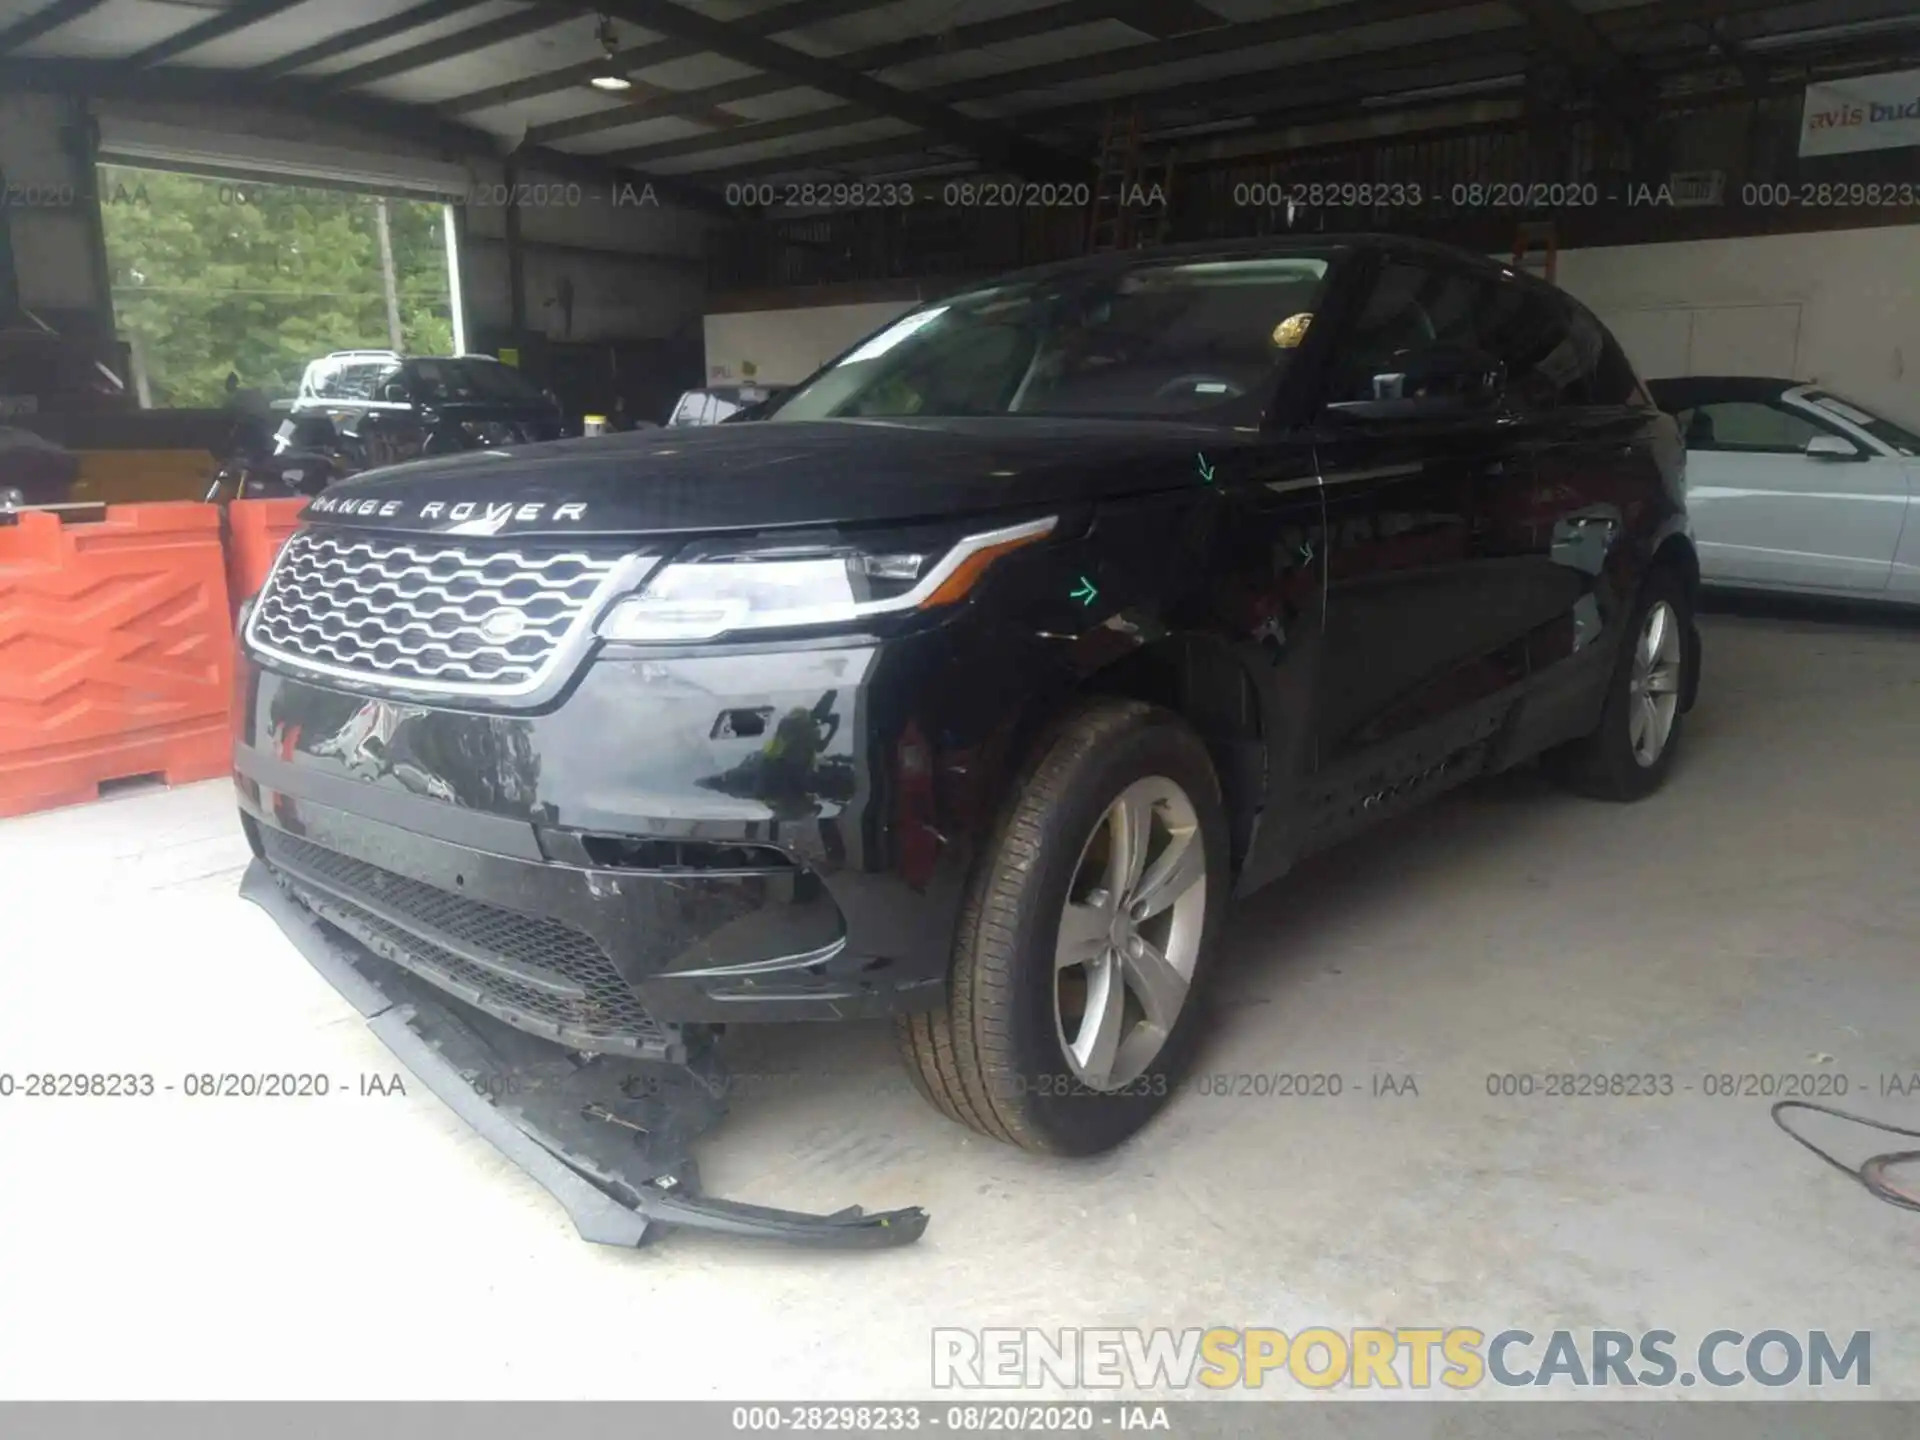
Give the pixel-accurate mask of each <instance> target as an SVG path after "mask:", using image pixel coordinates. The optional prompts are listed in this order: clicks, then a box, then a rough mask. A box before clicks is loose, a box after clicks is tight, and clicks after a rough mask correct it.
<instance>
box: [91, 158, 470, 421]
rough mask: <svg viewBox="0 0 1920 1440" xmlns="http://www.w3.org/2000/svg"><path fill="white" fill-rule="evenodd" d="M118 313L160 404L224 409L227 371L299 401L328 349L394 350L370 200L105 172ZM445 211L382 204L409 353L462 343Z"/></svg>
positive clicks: (103, 202) (110, 168)
mask: <svg viewBox="0 0 1920 1440" xmlns="http://www.w3.org/2000/svg"><path fill="white" fill-rule="evenodd" d="M99 181H100V213H101V216H102V219H103V221H104V227H105V231H106V241H107V261H108V264H109V266H110V267H111V269H112V272H113V307H114V317H115V320H116V323H117V324H118V326H119V329H120V334H121V337H122V338H123V339H126V340H128V341H130V342H132V343H134V344H136V345H137V346H138V347H139V349H140V354H141V358H142V360H143V362H144V364H145V367H146V374H147V384H148V390H149V392H150V394H151V395H152V399H153V403H154V404H155V405H156V406H217V405H220V404H221V403H222V402H223V401H224V400H225V398H226V389H225V387H226V379H227V374H228V372H229V371H231V372H234V373H236V374H238V375H239V377H240V383H241V384H242V385H246V386H250V387H253V388H255V389H258V390H261V391H263V392H265V393H266V395H268V396H269V397H270V398H279V397H284V396H290V395H292V394H293V392H294V390H295V388H296V387H297V386H298V385H299V383H300V375H301V372H302V371H303V370H305V368H306V366H307V362H308V361H310V360H313V359H316V358H318V357H319V356H321V355H324V354H326V353H327V352H328V351H329V350H346V349H355V348H372V349H381V348H385V347H386V346H387V344H388V336H387V318H386V301H385V298H384V295H383V292H382V289H381V279H380V244H379V236H378V231H377V229H376V222H375V218H374V208H375V201H374V198H373V197H372V196H369V195H359V194H354V193H351V192H348V191H329V190H320V189H314V188H312V187H308V186H296V185H256V184H252V183H243V182H238V181H230V180H212V179H205V178H202V177H200V176H195V175H178V174H174V173H172V172H169V171H163V170H139V169H133V168H130V167H126V166H119V165H102V166H101V167H100V170H99ZM444 213H445V212H444V211H443V210H442V209H441V207H440V206H439V205H438V204H436V203H433V202H430V201H420V200H389V201H387V221H388V229H389V231H390V233H391V235H392V240H393V260H394V272H395V275H396V277H397V284H398V290H399V299H400V328H401V333H402V336H403V338H404V341H405V345H404V348H405V349H406V350H407V351H408V352H409V353H412V354H421V355H445V354H448V353H449V352H451V350H452V348H453V321H452V311H451V304H450V300H449V289H448V285H447V261H446V238H445V235H444V233H443V231H442V228H441V227H442V225H443V223H444Z"/></svg>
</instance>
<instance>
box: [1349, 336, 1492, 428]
mask: <svg viewBox="0 0 1920 1440" xmlns="http://www.w3.org/2000/svg"><path fill="white" fill-rule="evenodd" d="M1506 389H1507V367H1506V366H1505V365H1504V364H1502V363H1501V362H1500V361H1499V360H1497V359H1495V358H1494V357H1493V356H1491V355H1489V354H1487V353H1486V352H1485V351H1482V350H1476V349H1474V348H1473V347H1471V346H1468V345H1430V346H1426V347H1424V348H1422V349H1418V350H1402V351H1399V352H1398V353H1397V354H1395V355H1394V356H1393V357H1392V358H1391V359H1390V360H1389V361H1388V362H1387V364H1385V365H1383V366H1381V367H1380V368H1378V369H1377V370H1376V371H1375V373H1374V374H1373V375H1372V376H1371V377H1370V378H1369V379H1368V380H1367V381H1366V382H1365V384H1364V386H1363V390H1364V392H1365V393H1363V394H1362V395H1360V396H1359V397H1357V398H1355V399H1351V400H1336V401H1334V402H1333V403H1332V404H1330V405H1328V406H1327V410H1328V412H1329V413H1330V414H1333V415H1336V416H1341V417H1344V418H1347V419H1352V420H1439V419H1447V418H1451V417H1454V416H1465V415H1473V414H1478V413H1484V412H1487V411H1490V410H1492V409H1494V408H1495V407H1496V406H1497V405H1498V404H1499V403H1500V398H1501V396H1503V395H1504V394H1505V393H1506Z"/></svg>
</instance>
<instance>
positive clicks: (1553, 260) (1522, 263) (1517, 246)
mask: <svg viewBox="0 0 1920 1440" xmlns="http://www.w3.org/2000/svg"><path fill="white" fill-rule="evenodd" d="M1559 259H1560V238H1559V234H1558V232H1557V231H1555V229H1554V228H1553V222H1552V221H1551V220H1523V221H1521V222H1520V228H1519V231H1518V232H1517V233H1516V234H1515V235H1514V237H1513V268H1514V269H1516V270H1529V271H1531V272H1533V273H1534V274H1535V275H1538V276H1539V277H1540V278H1541V279H1542V280H1545V281H1546V282H1547V283H1548V284H1549V285H1551V284H1553V283H1554V278H1553V277H1554V272H1555V271H1556V270H1557V269H1558V261H1559Z"/></svg>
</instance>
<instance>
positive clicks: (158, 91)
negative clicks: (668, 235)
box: [0, 60, 734, 215]
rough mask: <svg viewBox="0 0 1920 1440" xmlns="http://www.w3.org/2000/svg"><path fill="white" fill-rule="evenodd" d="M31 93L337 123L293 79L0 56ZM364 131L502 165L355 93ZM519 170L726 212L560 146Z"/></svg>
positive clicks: (435, 121)
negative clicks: (642, 190)
mask: <svg viewBox="0 0 1920 1440" xmlns="http://www.w3.org/2000/svg"><path fill="white" fill-rule="evenodd" d="M14 89H18V90H29V91H40V92H48V93H53V94H67V95H82V96H88V97H98V98H103V99H110V100H131V101H155V102H161V103H172V104H197V105H223V104H224V105H243V106H251V107H254V108H257V109H261V110H271V111H277V112H279V113H282V114H288V115H298V116H301V117H303V118H305V119H309V120H328V121H334V122H339V121H340V120H341V119H342V118H343V117H342V115H341V113H340V96H339V95H338V94H336V93H334V92H332V91H329V90H324V89H322V88H320V87H319V86H316V85H313V84H311V83H306V82H302V81H298V80H275V81H272V82H271V83H265V82H262V81H260V80H258V79H256V78H254V77H253V76H252V75H251V74H249V73H248V72H245V71H235V70H209V69H202V68H198V67H192V66H185V65H167V66H160V67H158V68H156V69H152V70H128V69H126V68H125V67H124V66H121V65H117V64H114V63H113V62H111V61H98V60H0V92H4V91H7V90H14ZM346 118H349V119H350V120H351V122H352V123H353V124H354V125H356V126H358V127H359V128H360V129H362V130H364V131H366V132H367V133H368V134H369V135H376V136H382V137H385V138H389V139H393V140H397V141H400V142H403V143H405V144H408V145H411V146H414V147H416V148H417V149H419V150H420V151H422V152H424V153H426V154H428V155H431V156H435V157H437V158H439V159H442V160H475V161H480V162H483V163H486V164H490V165H497V164H499V163H501V161H502V158H503V157H502V156H501V154H500V147H499V140H498V138H497V137H495V136H493V135H491V134H489V133H488V132H486V131H484V130H477V129H475V128H473V127H472V126H468V125H462V124H459V123H458V122H456V121H452V120H446V119H443V118H442V117H440V116H437V115H434V114H433V113H431V112H430V111H426V110H422V109H419V108H418V107H415V106H410V105H402V104H398V103H396V102H394V101H392V100H382V99H380V98H378V97H376V96H372V95H357V96H355V97H354V106H353V113H352V115H351V116H350V117H346ZM518 158H519V161H520V163H521V165H522V166H523V167H528V166H531V167H536V168H538V169H540V170H542V171H544V172H546V173H548V174H551V175H554V176H555V177H557V178H560V179H566V180H578V181H580V182H581V183H582V184H583V185H605V186H609V187H611V186H615V185H627V184H630V185H632V186H634V187H635V188H636V189H637V188H639V187H641V186H645V185H651V186H653V189H654V193H655V195H656V196H658V197H659V198H660V199H661V200H662V201H664V202H670V203H673V204H677V205H682V206H685V207H687V208H689V209H695V210H700V211H704V212H706V213H708V214H713V215H731V214H732V213H734V212H733V211H732V210H731V209H729V207H727V206H726V205H725V204H724V203H723V202H722V201H721V198H720V196H719V195H718V194H716V193H714V192H712V191H710V190H708V189H706V188H705V187H704V186H702V185H701V184H700V183H699V182H698V181H696V180H690V179H686V178H682V177H676V176H665V175H651V174H648V173H646V172H644V171H639V170H633V169H629V168H627V167H624V166H615V165H608V164H606V163H604V162H602V161H600V160H598V159H596V158H595V157H593V156H590V155H569V154H567V153H566V152H565V151H561V150H546V149H533V150H523V151H521V152H520V154H519V157H518Z"/></svg>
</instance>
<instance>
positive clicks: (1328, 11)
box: [536, 0, 1518, 159]
mask: <svg viewBox="0 0 1920 1440" xmlns="http://www.w3.org/2000/svg"><path fill="white" fill-rule="evenodd" d="M1099 8H1100V9H1101V10H1102V11H1103V12H1104V11H1106V10H1110V9H1111V6H1110V5H1108V6H1102V7H1099ZM1452 8H1455V0H1353V3H1350V4H1344V5H1332V6H1325V7H1322V8H1317V9H1313V10H1305V11H1292V12H1289V13H1288V14H1285V15H1279V16H1275V17H1274V18H1272V19H1270V20H1261V21H1255V22H1254V23H1252V24H1247V25H1232V26H1227V27H1224V28H1222V29H1216V30H1206V31H1201V32H1198V33H1196V34H1192V35H1185V36H1182V37H1180V38H1179V39H1176V40H1150V41H1144V42H1142V43H1140V44H1137V45H1123V46H1121V47H1119V48H1118V49H1114V50H1101V51H1096V52H1093V53H1091V54H1086V55H1076V56H1074V57H1072V58H1071V59H1067V60H1054V61H1048V62H1046V63H1044V64H1040V65H1027V66H1023V67H1021V68H1019V69H1015V70H997V71H995V72H993V73H992V74H989V75H983V76H980V77H978V78H976V79H973V80H962V81H959V82H958V83H956V84H952V85H940V86H935V87H934V88H933V89H930V90H928V91H927V92H926V95H927V98H929V99H930V100H934V101H938V102H940V103H943V104H948V105H951V104H954V103H956V102H960V101H966V100H985V99H990V98H992V97H994V96H998V95H1006V94H1013V93H1016V92H1019V91H1022V90H1041V89H1045V88H1047V87H1049V86H1052V85H1062V84H1068V83H1072V82H1075V81H1080V80H1092V79H1100V78H1104V77H1106V76H1108V75H1113V74H1118V73H1121V72H1124V71H1128V70H1138V69H1145V68H1148V67H1150V66H1156V65H1170V64H1174V63H1176V62H1178V61H1183V60H1197V59H1201V58H1204V57H1208V56H1213V55H1228V54H1232V53H1234V52H1235V51H1239V50H1246V49H1248V48H1250V47H1252V46H1255V45H1267V44H1272V43H1274V42H1276V41H1283V40H1297V39H1301V38H1304V37H1306V36H1310V35H1324V34H1329V33H1337V32H1338V31H1341V30H1345V29H1349V28H1352V27H1354V26H1359V25H1373V24H1383V23H1388V22H1391V21H1395V20H1404V19H1408V18H1410V17H1413V16H1417V15H1428V14H1433V13H1435V12H1437V11H1442V10H1448V9H1452ZM1093 18H1099V17H1098V16H1095V17H1093ZM993 23H996V22H992V21H986V22H982V25H983V26H984V25H988V24H993ZM1082 23H1085V22H1084V21H1083V22H1082ZM971 28H973V27H970V26H962V27H961V29H962V30H966V29H971ZM1515 28H1518V27H1517V25H1516V26H1515ZM894 63H896V64H898V63H902V62H899V61H895V62H894ZM1128 98H1130V97H1125V96H1117V97H1115V99H1117V100H1125V99H1128ZM865 118H867V117H866V115H865V113H864V112H863V111H862V110H861V109H860V107H858V106H854V105H833V106H829V107H827V108H826V109H823V110H814V111H810V112H809V113H807V114H805V115H795V116H790V117H788V118H787V119H784V120H771V121H766V122H763V123H762V124H759V125H755V126H753V127H751V128H750V129H749V127H745V126H742V127H741V128H739V129H738V130H733V131H729V132H727V133H726V134H723V135H699V136H691V137H688V138H686V139H682V140H670V141H666V142H664V144H661V145H652V146H643V147H641V148H638V149H634V150H625V151H621V152H620V154H621V157H622V159H634V158H636V157H639V156H648V157H650V158H654V159H666V158H668V157H669V156H678V155H695V154H700V153H702V152H704V151H708V150H723V149H730V148H732V147H733V146H736V145H740V144H744V143H746V142H747V141H749V140H760V139H765V140H774V139H779V138H782V137H784V136H788V135H802V134H805V133H807V132H808V131H810V130H832V129H837V128H838V127H840V126H843V125H851V124H856V123H858V122H859V121H860V120H863V119H865ZM563 123H564V122H563ZM1019 123H1024V117H1020V122H1019ZM558 129H559V127H558V126H554V127H544V128H543V129H542V130H541V131H539V132H536V133H539V134H540V136H541V138H542V139H558V138H562V137H561V136H560V135H559V134H555V133H550V132H552V131H557V130H558ZM571 133H580V132H578V131H573V132H571Z"/></svg>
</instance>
